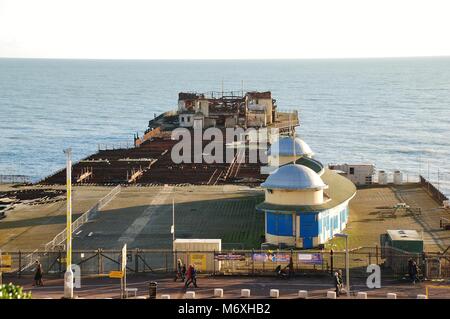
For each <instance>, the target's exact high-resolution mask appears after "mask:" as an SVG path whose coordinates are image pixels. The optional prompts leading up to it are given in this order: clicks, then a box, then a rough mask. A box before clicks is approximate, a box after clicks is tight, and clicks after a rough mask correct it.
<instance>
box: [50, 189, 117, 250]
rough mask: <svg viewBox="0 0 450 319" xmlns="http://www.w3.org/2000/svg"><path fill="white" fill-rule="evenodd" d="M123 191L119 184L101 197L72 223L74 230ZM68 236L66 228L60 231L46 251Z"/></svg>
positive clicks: (62, 241)
mask: <svg viewBox="0 0 450 319" xmlns="http://www.w3.org/2000/svg"><path fill="white" fill-rule="evenodd" d="M120 191H121V186H120V185H117V186H116V187H114V188H113V189H112V190H111V191H110V192H109V193H108V194H107V195H106V196H105V197H103V198H102V199H100V200H99V201H98V202H97V203H96V204H95V205H94V206H92V207H91V208H89V209H88V210H87V211H86V212H85V213H83V215H81V216H80V217H78V218H77V219H76V220H75V221H74V222H73V223H72V232H75V231H76V230H77V229H78V228H80V227H81V226H82V225H83V224H84V223H86V222H87V221H88V220H89V219H91V218H92V217H93V216H95V214H96V213H97V212H98V211H99V210H100V209H102V208H103V207H104V206H105V205H106V204H108V203H109V202H110V201H111V200H112V199H113V198H114V197H115V196H116V195H117V194H119V193H120ZM66 238H67V234H66V228H64V230H62V231H61V232H60V233H58V234H57V235H56V236H55V237H54V238H53V239H52V240H51V241H49V242H48V243H47V244H45V251H51V250H53V249H54V247H56V246H58V245H61V244H62V243H64V241H65V240H66Z"/></svg>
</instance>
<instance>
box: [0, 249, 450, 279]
mask: <svg viewBox="0 0 450 319" xmlns="http://www.w3.org/2000/svg"><path fill="white" fill-rule="evenodd" d="M384 249H385V250H384V252H383V256H382V255H381V250H380V249H379V248H378V247H363V248H359V249H354V250H352V251H350V252H349V262H350V263H349V265H350V274H351V276H352V277H367V275H368V273H367V266H369V265H371V264H377V265H380V266H381V268H382V271H383V277H392V278H402V277H405V276H407V273H408V260H409V259H410V258H413V259H415V260H416V262H418V264H419V267H420V268H421V269H422V272H423V274H424V276H426V277H427V278H430V279H434V278H449V277H450V263H449V258H448V256H442V255H430V256H426V257H425V258H423V257H424V256H419V255H417V254H410V253H407V252H403V251H398V250H392V251H391V250H390V249H389V251H386V248H384ZM3 254H9V255H11V260H12V265H11V269H10V271H9V273H10V274H12V275H18V276H21V275H26V274H32V273H33V272H34V270H35V269H34V267H33V266H32V265H33V263H34V261H35V260H39V261H40V263H41V265H42V267H43V270H44V273H46V274H47V275H56V276H62V274H63V273H64V272H65V269H66V265H65V251H64V250H62V249H61V250H57V251H56V250H54V251H46V252H43V251H40V252H39V251H35V252H3ZM30 256H31V257H30ZM31 258H33V259H31ZM178 259H181V261H182V262H183V263H184V264H188V265H189V264H195V265H196V268H197V270H198V271H199V273H203V274H208V275H246V276H273V275H275V270H276V268H277V267H278V266H280V267H281V269H286V267H287V266H288V265H289V263H290V262H291V260H292V265H293V270H294V272H295V274H296V275H330V274H333V273H334V272H335V271H336V270H338V269H342V270H343V271H345V269H346V254H345V252H344V251H332V250H330V251H325V250H317V251H315V250H304V251H302V250H301V251H297V250H293V251H289V250H285V251H281V250H276V251H268V250H266V251H262V250H226V251H224V250H222V251H220V252H215V251H199V252H192V251H190V252H185V251H172V250H148V249H131V250H128V252H127V270H128V273H129V274H130V275H131V274H133V273H136V274H143V273H156V274H158V273H160V274H164V273H173V272H174V270H175V265H176V261H177V260H178ZM72 262H73V263H74V264H77V265H79V266H80V269H81V273H82V274H83V275H105V274H108V273H109V272H111V271H115V270H119V269H120V262H121V251H120V250H103V249H97V250H84V251H80V250H74V251H73V253H72ZM25 264H27V265H29V264H31V267H23V265H25Z"/></svg>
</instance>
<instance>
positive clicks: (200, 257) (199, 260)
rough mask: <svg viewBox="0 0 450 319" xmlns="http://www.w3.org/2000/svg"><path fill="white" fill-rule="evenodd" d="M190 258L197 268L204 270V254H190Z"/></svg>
mask: <svg viewBox="0 0 450 319" xmlns="http://www.w3.org/2000/svg"><path fill="white" fill-rule="evenodd" d="M190 260H191V262H190V263H191V264H194V265H195V268H197V270H199V271H206V254H191V255H190Z"/></svg>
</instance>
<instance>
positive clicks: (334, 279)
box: [333, 271, 342, 297]
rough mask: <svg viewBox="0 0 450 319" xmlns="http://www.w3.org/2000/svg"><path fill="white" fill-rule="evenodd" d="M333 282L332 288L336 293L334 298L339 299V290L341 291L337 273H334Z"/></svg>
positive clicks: (340, 282)
mask: <svg viewBox="0 0 450 319" xmlns="http://www.w3.org/2000/svg"><path fill="white" fill-rule="evenodd" d="M341 273H342V271H341ZM333 281H334V287H335V291H336V297H339V296H340V295H341V289H342V277H341V276H339V271H336V272H335V273H334V276H333Z"/></svg>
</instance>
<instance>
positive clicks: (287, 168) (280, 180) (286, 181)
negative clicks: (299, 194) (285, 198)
mask: <svg viewBox="0 0 450 319" xmlns="http://www.w3.org/2000/svg"><path fill="white" fill-rule="evenodd" d="M261 186H262V187H264V188H277V189H294V190H303V189H323V188H326V185H325V183H324V182H323V181H322V179H321V178H320V176H319V175H318V174H317V173H316V172H314V171H313V170H312V169H310V168H308V167H306V166H303V165H299V164H288V165H283V166H281V167H279V168H278V169H276V170H275V171H274V172H273V173H272V174H270V175H269V177H267V179H266V181H265V182H264V183H262V184H261Z"/></svg>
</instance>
